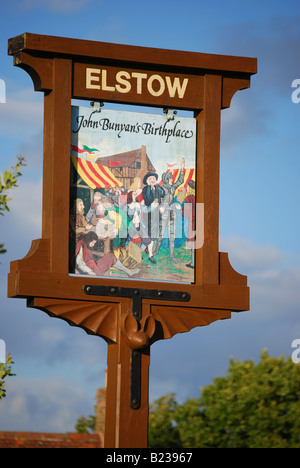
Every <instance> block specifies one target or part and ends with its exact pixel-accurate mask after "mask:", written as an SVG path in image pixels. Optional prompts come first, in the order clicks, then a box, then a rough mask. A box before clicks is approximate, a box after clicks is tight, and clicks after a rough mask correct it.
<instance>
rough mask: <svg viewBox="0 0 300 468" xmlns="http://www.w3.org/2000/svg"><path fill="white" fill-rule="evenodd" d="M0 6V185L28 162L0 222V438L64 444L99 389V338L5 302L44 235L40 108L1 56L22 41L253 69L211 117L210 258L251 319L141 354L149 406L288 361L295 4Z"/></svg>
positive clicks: (294, 286) (295, 243) (299, 299)
mask: <svg viewBox="0 0 300 468" xmlns="http://www.w3.org/2000/svg"><path fill="white" fill-rule="evenodd" d="M3 3H4V2H2V5H1V7H0V13H1V19H2V21H1V23H2V24H1V31H0V79H2V80H4V81H5V84H6V103H5V104H2V103H0V142H1V145H0V172H2V171H3V170H4V169H6V168H8V167H10V166H11V165H12V164H14V161H15V156H16V154H20V155H22V156H24V157H25V158H26V161H27V167H26V168H24V170H23V176H22V178H21V179H20V184H19V188H18V189H16V190H15V191H14V192H13V193H12V196H13V200H12V202H11V211H10V213H9V214H7V215H6V216H5V217H4V218H1V220H0V222H1V225H0V232H1V238H0V242H1V243H2V242H5V244H6V248H7V250H8V252H7V254H5V255H2V256H1V259H0V260H1V264H0V296H1V306H0V308H1V311H0V339H3V340H5V342H6V346H7V352H10V353H11V354H12V356H13V358H14V361H15V365H14V371H15V372H16V374H17V376H16V377H13V378H11V379H10V380H9V381H8V384H7V389H8V396H7V398H6V399H5V400H2V401H1V403H0V430H26V431H56V432H64V431H71V430H72V429H73V427H74V424H75V421H76V419H77V417H78V416H80V415H81V414H85V415H88V414H92V412H93V406H94V404H95V399H94V395H95V393H96V390H97V388H99V387H102V386H103V385H104V374H105V368H106V344H105V343H104V341H102V340H101V339H100V338H97V337H92V336H89V335H86V334H85V333H84V332H83V331H82V330H80V329H77V328H74V327H69V326H68V325H67V324H66V323H64V322H61V321H59V320H57V319H51V318H49V317H48V316H47V315H46V314H43V313H42V312H41V311H37V310H33V309H28V308H26V304H25V301H24V300H22V299H7V298H6V281H7V280H6V278H7V273H8V271H9V262H10V261H11V260H14V259H19V258H22V257H23V256H24V255H25V254H26V253H27V252H28V250H29V247H30V244H31V240H32V239H35V238H38V237H40V232H41V177H42V131H43V129H42V118H43V95H42V93H36V92H34V90H33V86H32V82H31V79H30V77H29V76H28V75H27V74H26V72H24V71H23V70H21V69H18V68H16V67H13V63H12V62H13V61H12V57H9V56H7V40H8V39H9V38H10V37H14V36H16V35H19V34H22V33H24V32H31V33H37V34H46V35H54V36H64V37H75V38H79V39H89V40H99V41H104V42H114V43H122V44H131V45H139V46H147V47H158V48H166V49H177V50H178V49H180V50H190V51H196V52H206V53H216V54H226V55H241V56H249V57H257V58H258V73H257V75H254V76H253V78H252V79H251V88H250V89H248V90H244V91H241V92H238V93H236V95H235V96H234V98H233V100H232V103H231V107H230V108H229V109H227V110H224V111H223V112H222V133H221V171H220V250H223V251H226V252H228V253H229V258H230V261H231V263H232V265H233V266H234V268H235V269H236V270H237V271H238V272H239V273H242V274H246V275H247V276H248V282H249V285H250V288H251V310H250V311H249V312H244V313H240V314H233V315H232V319H231V320H227V321H222V322H217V323H214V324H212V325H210V326H208V327H202V328H196V329H194V330H192V331H191V332H190V333H188V334H182V335H178V336H176V337H174V338H172V340H166V341H164V342H158V343H155V344H154V345H153V347H152V349H151V367H150V400H153V399H155V398H158V397H159V396H161V395H162V394H164V393H166V392H175V393H176V394H177V396H178V399H179V400H181V401H182V400H184V399H186V398H187V397H189V396H198V395H199V387H200V386H201V385H206V384H208V383H210V382H211V381H212V379H213V377H215V376H219V375H224V374H225V372H226V370H227V368H228V360H229V358H230V357H234V358H235V359H252V358H253V359H255V360H258V359H259V356H260V353H261V351H262V349H263V348H267V349H268V351H269V353H270V354H272V355H274V356H279V355H282V354H283V355H285V356H290V355H291V352H292V348H291V343H292V341H293V340H294V339H297V338H300V320H299V314H300V307H299V306H300V295H299V291H300V268H299V265H300V262H299V259H300V249H299V181H298V178H299V172H300V171H299V169H300V162H299V159H300V158H299V124H300V103H299V104H295V103H293V102H292V99H291V94H292V91H293V89H292V87H291V84H292V81H293V80H294V79H300V47H299V44H300V5H298V6H297V5H295V2H294V1H285V2H281V1H274V2H272V3H270V2H266V1H252V2H248V3H246V4H245V3H242V2H238V1H227V2H226V3H224V2H222V1H220V0H217V1H215V2H206V1H201V0H195V1H194V0H186V1H185V2H180V1H178V0H175V1H173V2H161V1H156V0H154V1H152V2H151V3H149V4H147V3H146V4H145V6H144V4H142V3H141V2H137V1H129V2H121V1H118V0H117V1H115V2H106V1H101V0H100V1H96V0H73V1H72V0H48V1H47V2H44V1H42V0H15V1H14V2H10V3H9V2H5V4H3Z"/></svg>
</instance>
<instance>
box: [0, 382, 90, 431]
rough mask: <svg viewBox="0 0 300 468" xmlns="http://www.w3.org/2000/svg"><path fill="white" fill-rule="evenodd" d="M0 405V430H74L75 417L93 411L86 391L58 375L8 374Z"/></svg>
mask: <svg viewBox="0 0 300 468" xmlns="http://www.w3.org/2000/svg"><path fill="white" fill-rule="evenodd" d="M6 382H7V383H6V390H7V396H6V397H5V399H4V400H3V401H2V402H1V405H0V430H6V431H32V432H34V431H37V432H40V431H42V432H72V431H73V432H74V425H75V423H76V420H77V419H78V418H79V416H81V415H82V414H85V415H88V414H91V413H92V412H93V404H94V403H95V402H93V401H90V399H89V398H88V397H87V395H86V393H85V392H84V391H83V390H82V389H80V388H76V387H75V386H74V385H73V384H71V383H68V382H65V381H63V380H61V379H58V378H55V377H53V378H51V377H47V378H42V377H41V378H24V377H18V376H16V377H11V378H9V379H8V380H7V381H6Z"/></svg>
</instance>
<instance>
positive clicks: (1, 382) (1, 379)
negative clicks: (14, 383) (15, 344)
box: [0, 354, 15, 400]
mask: <svg viewBox="0 0 300 468" xmlns="http://www.w3.org/2000/svg"><path fill="white" fill-rule="evenodd" d="M11 364H13V361H12V360H11V356H10V354H9V355H8V356H7V359H6V363H5V364H4V363H1V364H0V400H1V398H4V397H5V396H6V390H5V379H6V377H9V376H12V375H15V374H12V371H11Z"/></svg>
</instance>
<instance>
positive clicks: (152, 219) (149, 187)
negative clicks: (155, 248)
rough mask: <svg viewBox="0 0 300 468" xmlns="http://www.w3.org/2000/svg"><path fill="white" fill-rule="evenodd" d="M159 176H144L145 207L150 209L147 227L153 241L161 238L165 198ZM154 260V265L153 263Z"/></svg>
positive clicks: (150, 174) (152, 173) (151, 174)
mask: <svg viewBox="0 0 300 468" xmlns="http://www.w3.org/2000/svg"><path fill="white" fill-rule="evenodd" d="M157 180H158V175H157V174H156V173H155V172H147V174H146V175H145V176H144V179H143V184H144V185H145V187H144V188H143V190H142V193H143V197H144V202H145V205H146V206H147V207H148V212H147V213H146V215H147V220H145V221H147V225H148V235H149V237H150V238H151V239H152V240H156V239H157V238H158V236H159V225H160V212H159V207H160V204H161V201H162V199H163V198H164V196H165V191H164V189H163V188H162V187H161V186H160V185H159V184H158V183H157ZM153 260H154V259H152V260H151V261H152V263H153Z"/></svg>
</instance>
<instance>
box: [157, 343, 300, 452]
mask: <svg viewBox="0 0 300 468" xmlns="http://www.w3.org/2000/svg"><path fill="white" fill-rule="evenodd" d="M149 446H150V447H152V448H156V447H165V448H171V447H183V448H193V447H202V448H299V447H300V366H299V365H298V366H297V365H295V364H294V363H293V362H292V360H291V359H287V360H285V359H284V358H283V357H280V358H274V357H271V356H268V353H267V352H266V351H263V352H262V354H261V360H260V362H259V363H258V364H255V363H254V361H245V362H241V361H239V360H237V361H234V360H230V362H229V370H228V372H227V375H226V376H225V377H218V378H215V379H214V381H213V384H212V385H208V386H206V387H204V388H201V395H200V398H199V399H188V400H187V401H186V402H185V403H183V404H182V405H180V404H178V403H177V402H176V399H175V396H174V395H166V396H165V397H162V398H160V399H159V400H157V401H156V402H154V404H153V405H152V406H151V410H150V418H149Z"/></svg>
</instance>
